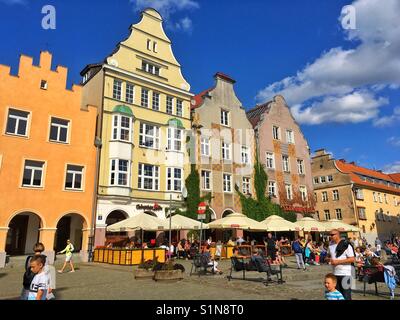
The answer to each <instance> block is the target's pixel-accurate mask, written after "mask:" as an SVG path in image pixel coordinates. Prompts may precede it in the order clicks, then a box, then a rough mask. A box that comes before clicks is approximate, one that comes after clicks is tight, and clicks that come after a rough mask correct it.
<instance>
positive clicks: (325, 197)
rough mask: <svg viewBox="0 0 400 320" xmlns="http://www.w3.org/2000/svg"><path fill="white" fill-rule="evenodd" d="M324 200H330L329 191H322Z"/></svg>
mask: <svg viewBox="0 0 400 320" xmlns="http://www.w3.org/2000/svg"><path fill="white" fill-rule="evenodd" d="M322 201H323V202H327V201H328V192H326V191H322Z"/></svg>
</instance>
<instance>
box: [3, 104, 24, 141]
mask: <svg viewBox="0 0 400 320" xmlns="http://www.w3.org/2000/svg"><path fill="white" fill-rule="evenodd" d="M28 116H29V112H26V111H20V110H16V109H10V110H9V111H8V118H7V128H6V133H8V134H13V135H17V136H27V135H28V134H27V128H28Z"/></svg>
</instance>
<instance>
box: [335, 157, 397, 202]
mask: <svg viewBox="0 0 400 320" xmlns="http://www.w3.org/2000/svg"><path fill="white" fill-rule="evenodd" d="M335 164H336V167H337V168H338V169H339V170H340V171H341V172H344V173H348V174H349V175H350V178H351V180H352V181H353V182H354V183H355V184H357V185H363V186H366V187H370V188H373V189H380V190H386V191H390V192H392V193H396V194H399V195H400V189H397V188H395V187H392V186H388V185H385V184H382V183H377V182H375V183H374V182H370V181H368V180H367V181H364V180H363V179H361V177H360V176H359V175H363V176H367V177H370V178H375V179H380V180H384V181H388V182H391V183H399V182H398V181H396V180H394V179H393V178H392V177H391V176H390V175H389V174H385V173H383V172H380V171H376V170H372V169H368V168H363V167H359V166H357V165H356V164H355V163H354V162H352V163H347V162H346V161H344V160H335Z"/></svg>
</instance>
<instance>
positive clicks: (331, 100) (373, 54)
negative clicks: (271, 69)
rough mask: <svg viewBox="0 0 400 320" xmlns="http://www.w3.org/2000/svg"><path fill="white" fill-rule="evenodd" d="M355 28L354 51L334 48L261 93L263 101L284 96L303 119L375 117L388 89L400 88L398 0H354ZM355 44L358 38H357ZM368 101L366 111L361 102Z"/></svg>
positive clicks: (259, 97) (348, 36) (353, 120)
mask: <svg viewBox="0 0 400 320" xmlns="http://www.w3.org/2000/svg"><path fill="white" fill-rule="evenodd" d="M353 6H354V7H355V9H356V14H357V26H356V30H350V31H346V33H345V36H346V39H347V40H348V41H352V42H353V41H354V40H357V44H358V45H357V46H356V47H355V48H353V49H346V50H345V49H343V48H341V47H338V48H332V49H330V50H328V51H327V52H324V53H322V55H321V56H320V57H319V58H318V59H316V60H315V61H313V62H312V63H310V64H308V65H307V66H306V67H304V68H303V69H302V70H301V71H298V72H297V74H296V75H294V76H290V77H287V78H285V79H283V80H281V81H278V82H275V83H273V84H271V85H269V86H267V87H266V88H264V89H263V90H261V91H259V93H258V95H257V97H256V99H257V100H258V101H259V102H262V101H265V100H269V99H271V98H272V97H273V96H274V95H276V94H282V95H283V96H284V97H285V99H286V101H287V102H288V104H289V105H293V107H292V110H293V111H294V112H295V117H296V119H297V120H298V121H299V122H301V123H309V124H320V123H324V122H350V123H356V122H362V121H367V120H371V119H377V118H378V115H379V109H380V107H382V106H383V105H386V104H388V100H387V99H385V98H383V97H379V96H378V94H379V91H381V90H382V89H384V88H390V89H395V88H398V87H399V86H400V54H399V52H400V23H398V17H399V16H400V2H399V1H398V0H387V1H385V5H382V2H381V1H380V0H356V1H354V2H353ZM354 43H355V42H354ZM365 102H366V103H367V105H366V110H365V109H364V108H363V107H362V105H361V104H362V103H365Z"/></svg>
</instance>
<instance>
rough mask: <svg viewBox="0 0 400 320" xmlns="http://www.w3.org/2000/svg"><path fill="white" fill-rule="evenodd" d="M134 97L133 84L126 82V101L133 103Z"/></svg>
mask: <svg viewBox="0 0 400 320" xmlns="http://www.w3.org/2000/svg"><path fill="white" fill-rule="evenodd" d="M133 97H134V85H133V84H131V83H127V84H126V92H125V101H126V102H127V103H133Z"/></svg>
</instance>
